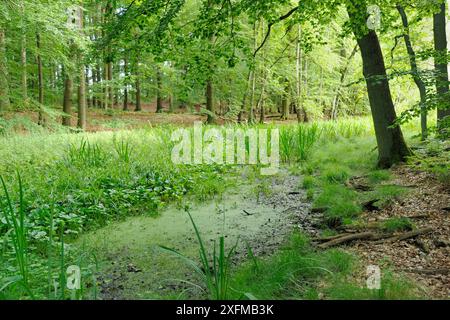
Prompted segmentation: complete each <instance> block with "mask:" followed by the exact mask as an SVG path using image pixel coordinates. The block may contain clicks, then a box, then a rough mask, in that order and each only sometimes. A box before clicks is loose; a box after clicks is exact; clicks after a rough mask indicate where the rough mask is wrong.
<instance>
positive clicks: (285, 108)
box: [281, 78, 290, 120]
mask: <svg viewBox="0 0 450 320" xmlns="http://www.w3.org/2000/svg"><path fill="white" fill-rule="evenodd" d="M284 81H285V90H284V92H283V98H282V99H281V119H282V120H288V119H289V107H290V105H289V101H288V100H289V99H288V97H289V80H288V79H287V78H286V79H284Z"/></svg>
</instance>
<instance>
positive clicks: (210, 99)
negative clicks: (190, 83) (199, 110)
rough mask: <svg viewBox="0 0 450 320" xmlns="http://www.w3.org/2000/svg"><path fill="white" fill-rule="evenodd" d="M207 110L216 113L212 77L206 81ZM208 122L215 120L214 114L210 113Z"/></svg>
mask: <svg viewBox="0 0 450 320" xmlns="http://www.w3.org/2000/svg"><path fill="white" fill-rule="evenodd" d="M206 110H208V111H209V112H210V113H214V89H213V84H212V80H211V79H208V80H207V81H206ZM207 122H208V123H213V122H214V116H213V115H212V114H209V113H208V118H207Z"/></svg>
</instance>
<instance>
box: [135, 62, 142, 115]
mask: <svg viewBox="0 0 450 320" xmlns="http://www.w3.org/2000/svg"><path fill="white" fill-rule="evenodd" d="M135 68H136V69H135V70H136V83H135V86H136V108H135V109H134V111H142V106H141V81H140V79H139V62H136V66H135Z"/></svg>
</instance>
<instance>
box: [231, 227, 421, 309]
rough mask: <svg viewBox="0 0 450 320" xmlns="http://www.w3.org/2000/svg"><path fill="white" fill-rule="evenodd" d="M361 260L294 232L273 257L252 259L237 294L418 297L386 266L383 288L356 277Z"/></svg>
mask: <svg viewBox="0 0 450 320" xmlns="http://www.w3.org/2000/svg"><path fill="white" fill-rule="evenodd" d="M360 269H361V266H360V265H359V264H358V261H357V259H356V257H355V256H353V255H352V254H350V253H348V252H345V251H343V250H340V249H330V250H326V251H315V250H314V249H313V247H312V246H311V243H310V240H309V239H308V237H306V236H305V235H303V234H300V233H295V234H293V236H292V237H291V239H290V241H289V242H288V243H287V245H286V246H285V247H283V248H281V249H280V250H279V251H278V252H276V253H275V254H273V255H272V256H270V257H266V258H261V259H256V260H255V261H254V260H251V261H249V262H248V263H247V264H245V265H243V266H242V267H240V268H239V269H238V270H237V271H236V272H235V273H234V274H233V278H232V281H231V288H232V291H233V292H234V298H236V299H238V298H242V295H243V294H244V293H246V292H251V294H252V295H253V296H254V297H256V298H258V299H314V300H315V299H375V300H376V299H417V298H419V297H420V295H419V294H418V293H417V290H416V289H417V288H416V287H415V286H414V285H413V284H412V283H411V282H410V281H408V280H406V279H405V278H403V277H400V276H396V275H394V274H393V273H391V272H390V271H389V269H385V270H382V276H381V288H380V289H379V290H370V289H367V288H366V286H365V283H364V282H363V281H362V282H361V281H360V280H358V279H357V277H356V274H358V270H360Z"/></svg>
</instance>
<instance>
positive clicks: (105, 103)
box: [102, 63, 109, 110]
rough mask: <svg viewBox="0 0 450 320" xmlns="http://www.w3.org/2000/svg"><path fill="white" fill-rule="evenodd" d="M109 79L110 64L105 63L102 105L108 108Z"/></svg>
mask: <svg viewBox="0 0 450 320" xmlns="http://www.w3.org/2000/svg"><path fill="white" fill-rule="evenodd" d="M108 79H109V75H108V64H107V63H104V64H103V81H102V87H103V97H102V98H103V99H102V107H103V109H105V110H106V109H108V105H109V102H108V97H109V91H108V86H109V85H108V84H107V81H108Z"/></svg>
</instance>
